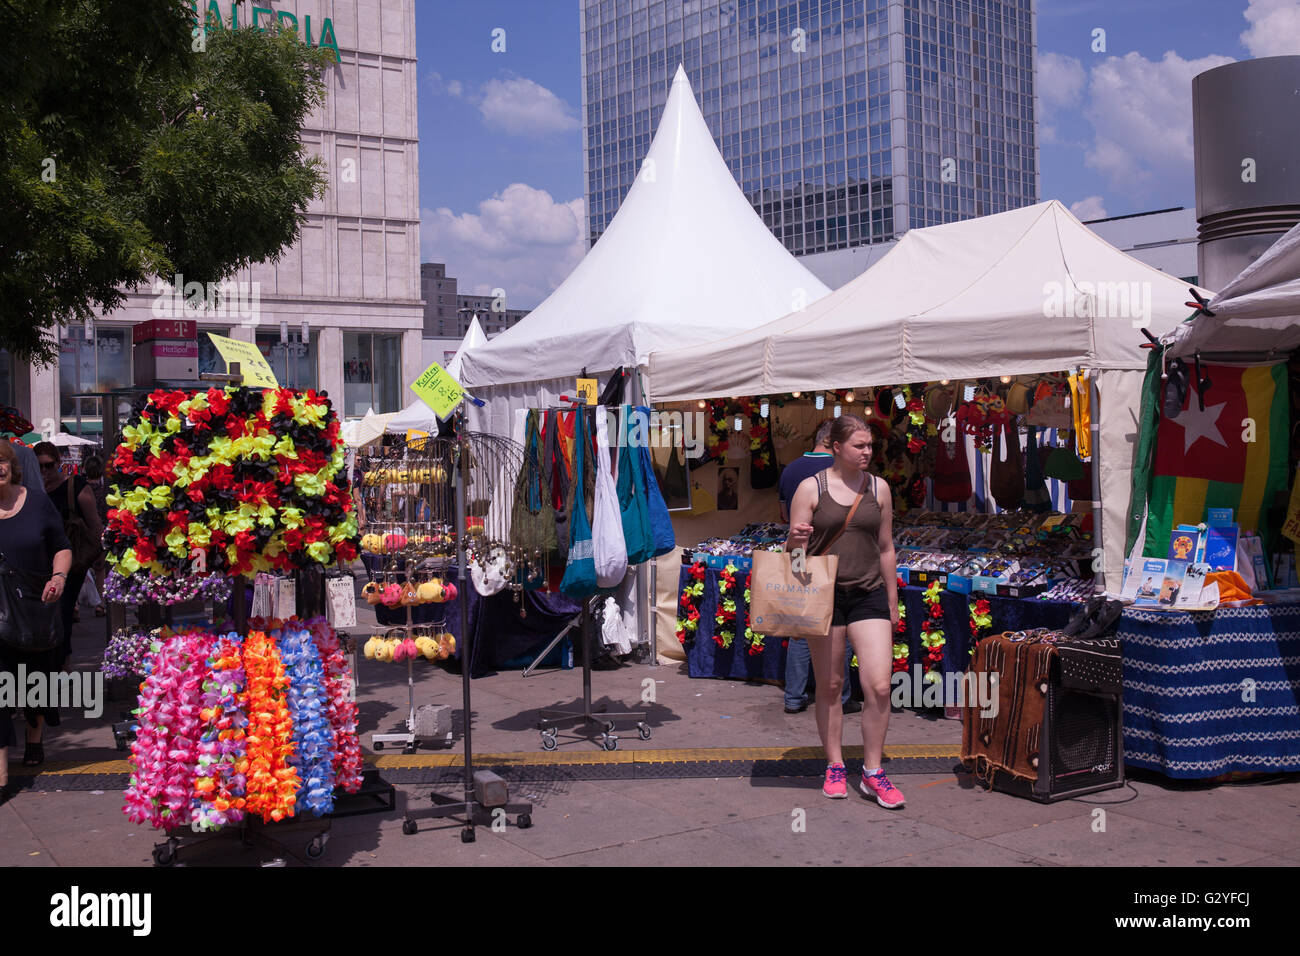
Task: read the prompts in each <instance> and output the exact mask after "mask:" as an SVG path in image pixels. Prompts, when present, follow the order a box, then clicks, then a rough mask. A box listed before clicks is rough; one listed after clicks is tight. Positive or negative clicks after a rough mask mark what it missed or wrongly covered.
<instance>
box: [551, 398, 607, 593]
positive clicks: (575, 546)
mask: <svg viewBox="0 0 1300 956" xmlns="http://www.w3.org/2000/svg"><path fill="white" fill-rule="evenodd" d="M575 414H576V418H575V421H574V430H573V434H574V438H575V441H574V445H573V496H572V509H573V510H572V514H571V515H570V519H569V524H570V525H571V527H572V529H573V534H572V537H570V538H569V557H568V560H567V561H566V562H565V565H564V578H563V580H561V581H560V590H561V591H562V592H564V593H565V594H566V595H568V596H569V597H571V598H573V599H574V600H583V599H584V598H587V597H590V596H591V595H593V594H595V593H596V590H597V588H598V586H599V584H598V582H597V580H596V560H595V553H594V546H593V542H592V537H591V522H590V520H589V519H588V517H587V508H586V504H585V502H586V489H585V488H584V485H585V483H586V477H587V476H586V467H585V465H586V461H585V459H586V457H587V455H588V454H589V451H588V449H587V420H586V409H585V408H584V407H583V406H581V405H579V406H578V410H577V412H576V413H575Z"/></svg>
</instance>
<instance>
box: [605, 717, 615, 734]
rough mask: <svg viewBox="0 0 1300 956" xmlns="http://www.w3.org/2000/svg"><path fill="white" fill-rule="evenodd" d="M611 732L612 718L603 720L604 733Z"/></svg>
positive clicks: (612, 727)
mask: <svg viewBox="0 0 1300 956" xmlns="http://www.w3.org/2000/svg"><path fill="white" fill-rule="evenodd" d="M613 732H614V721H612V720H607V721H605V733H607V734H612V733H613Z"/></svg>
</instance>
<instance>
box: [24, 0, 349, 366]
mask: <svg viewBox="0 0 1300 956" xmlns="http://www.w3.org/2000/svg"><path fill="white" fill-rule="evenodd" d="M229 27H230V24H229V23H228V22H227V23H225V24H221V23H220V21H218V20H217V19H216V18H215V17H210V19H209V20H208V22H207V24H206V29H205V30H204V31H202V32H200V31H198V30H197V24H196V21H195V20H194V14H193V11H192V9H191V7H190V4H188V3H184V2H181V0H21V5H20V2H19V0H0V348H6V349H8V350H9V351H10V352H11V353H12V354H14V355H15V356H18V357H19V358H23V359H28V360H30V361H33V362H36V363H38V364H49V363H50V362H52V361H54V360H55V359H56V358H57V355H58V342H57V334H56V333H57V329H58V327H59V326H60V325H64V324H66V323H68V322H74V321H82V320H85V319H86V318H89V317H90V316H92V315H93V314H94V312H95V310H96V309H99V310H102V311H103V312H110V311H112V310H113V309H115V308H117V307H118V306H120V305H121V304H122V302H123V301H124V299H125V294H124V292H123V290H124V289H136V288H138V287H139V286H140V285H141V284H144V283H148V282H149V281H150V280H151V279H152V278H153V277H155V276H159V277H162V278H164V279H168V280H170V279H171V278H172V276H174V275H176V274H179V275H182V276H184V279H185V281H186V282H202V283H207V282H217V281H219V280H221V279H223V278H226V277H228V276H230V275H231V274H232V273H233V272H235V271H236V270H238V269H240V268H243V267H245V266H247V265H249V264H250V263H253V262H261V261H267V260H269V261H274V260H276V259H277V258H279V256H280V255H281V254H282V253H283V251H284V249H286V248H287V247H288V246H290V245H291V244H292V243H293V242H294V241H295V240H296V239H297V238H298V235H299V231H300V229H301V227H302V224H303V222H304V221H305V219H306V210H307V206H308V204H309V203H310V201H311V200H312V199H313V198H315V197H317V196H319V195H321V194H323V192H324V189H325V183H326V179H325V174H324V164H323V163H322V162H321V161H320V160H319V159H315V158H312V157H309V156H308V155H307V153H306V151H305V150H304V148H303V146H302V144H301V142H300V140H299V133H300V131H301V129H302V125H303V123H304V121H305V120H306V118H307V116H308V115H309V114H310V113H311V112H312V110H313V109H315V108H316V107H318V106H319V105H320V104H321V103H323V101H324V97H325V87H324V82H323V79H322V76H323V71H324V70H325V69H326V68H328V66H329V64H331V63H332V62H333V54H332V53H331V52H330V51H329V50H328V49H322V48H310V47H308V46H306V45H305V44H303V43H301V42H299V41H298V39H297V38H296V36H295V34H294V33H293V32H292V31H283V30H280V29H270V30H266V31H259V30H253V29H248V28H242V29H239V30H232V29H230V28H229Z"/></svg>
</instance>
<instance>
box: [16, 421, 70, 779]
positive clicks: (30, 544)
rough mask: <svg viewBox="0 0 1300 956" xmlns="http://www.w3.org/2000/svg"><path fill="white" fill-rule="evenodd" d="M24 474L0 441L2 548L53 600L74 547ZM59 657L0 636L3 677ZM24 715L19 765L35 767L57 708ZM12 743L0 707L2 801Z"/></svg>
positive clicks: (53, 665)
mask: <svg viewBox="0 0 1300 956" xmlns="http://www.w3.org/2000/svg"><path fill="white" fill-rule="evenodd" d="M22 479H23V474H22V465H21V464H20V462H19V460H18V455H17V454H16V452H15V451H14V448H13V446H12V445H11V444H10V443H9V442H7V441H0V552H2V553H3V554H4V559H5V563H6V564H7V565H8V566H9V568H10V569H12V570H13V572H14V573H15V574H16V575H18V576H19V577H20V578H21V579H22V581H23V583H26V584H28V586H29V587H32V588H33V589H34V588H35V587H38V586H41V582H44V584H43V587H42V590H41V600H43V601H44V602H45V603H46V604H55V603H57V602H59V601H60V600H61V598H62V597H63V595H64V593H65V589H66V588H67V578H68V568H69V566H70V565H71V564H72V551H71V549H70V547H69V545H68V539H67V536H66V535H65V534H64V533H63V523H62V522H61V521H60V520H59V513H58V511H57V510H56V509H55V507H54V505H53V504H52V503H51V502H50V499H49V498H47V497H46V496H45V495H44V494H43V493H42V492H32V491H28V490H27V488H25V487H24V486H23V484H22ZM62 657H63V652H62V649H61V648H58V647H56V648H54V649H53V650H50V651H44V652H24V651H19V650H17V649H16V648H14V647H11V646H10V645H8V644H6V643H4V642H0V673H4V674H7V675H9V676H8V681H7V682H14V681H16V680H17V674H18V667H19V665H25V666H26V669H27V673H29V674H30V673H35V672H42V673H53V672H55V671H58V670H61V669H62V665H61V661H62ZM25 716H26V724H27V739H26V743H27V747H26V749H25V750H24V751H23V766H25V767H35V766H37V765H39V764H41V763H43V762H44V760H45V750H44V745H43V742H42V739H41V738H42V730H43V724H45V723H49V724H50V726H58V723H59V712H58V710H57V709H41V710H38V709H35V708H30V707H29V708H27V710H26V711H25ZM15 743H17V739H16V738H15V735H14V725H13V721H12V720H11V719H10V718H9V712H8V710H7V709H5V710H0V803H4V802H5V800H7V799H8V796H9V791H8V783H9V747H10V746H11V745H13V744H15Z"/></svg>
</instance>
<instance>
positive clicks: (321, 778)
mask: <svg viewBox="0 0 1300 956" xmlns="http://www.w3.org/2000/svg"><path fill="white" fill-rule="evenodd" d="M271 635H272V637H274V638H275V639H276V640H277V641H278V643H279V646H280V656H281V658H282V660H283V661H284V673H285V677H286V678H287V679H288V681H289V715H290V717H291V718H292V720H293V752H292V753H291V754H290V756H289V764H290V766H292V767H293V768H294V769H295V770H297V771H298V776H299V778H300V779H301V780H302V790H301V792H300V793H298V795H297V803H298V805H299V806H302V807H305V808H306V809H308V810H310V811H311V812H312V813H314V814H316V816H318V817H323V816H325V815H326V814H328V813H329V812H330V811H331V810H333V809H334V734H333V732H332V731H331V729H330V722H329V717H328V716H327V715H326V712H325V709H326V700H325V695H324V694H323V692H322V686H323V685H324V683H325V668H324V667H323V666H322V665H321V659H320V652H319V651H317V650H316V645H315V643H313V641H312V638H311V632H310V631H308V630H307V628H305V627H303V626H302V623H301V622H299V621H286V622H285V623H284V624H283V625H282V626H281V627H279V628H277V629H275V630H273V631H272V632H271Z"/></svg>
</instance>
